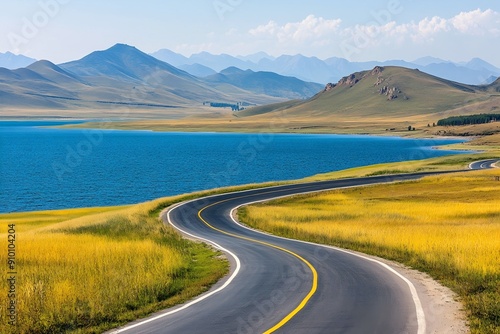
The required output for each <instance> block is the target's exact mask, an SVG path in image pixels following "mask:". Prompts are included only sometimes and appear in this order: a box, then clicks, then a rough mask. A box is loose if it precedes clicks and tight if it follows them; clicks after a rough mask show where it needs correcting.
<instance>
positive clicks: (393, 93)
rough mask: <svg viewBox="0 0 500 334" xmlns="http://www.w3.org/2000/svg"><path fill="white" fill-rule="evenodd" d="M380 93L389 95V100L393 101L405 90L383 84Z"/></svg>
mask: <svg viewBox="0 0 500 334" xmlns="http://www.w3.org/2000/svg"><path fill="white" fill-rule="evenodd" d="M378 92H379V94H380V95H385V96H387V100H389V101H392V100H395V99H397V98H398V96H399V95H400V94H402V93H403V92H402V91H401V90H400V89H399V88H398V87H389V86H383V87H382V88H380V89H379V90H378Z"/></svg>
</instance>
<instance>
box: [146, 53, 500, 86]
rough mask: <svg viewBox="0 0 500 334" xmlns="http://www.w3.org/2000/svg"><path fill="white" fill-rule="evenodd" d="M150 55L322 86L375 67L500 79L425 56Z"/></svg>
mask: <svg viewBox="0 0 500 334" xmlns="http://www.w3.org/2000/svg"><path fill="white" fill-rule="evenodd" d="M151 55H152V56H154V57H157V58H158V59H160V60H163V61H166V62H169V63H172V64H174V65H175V66H180V65H193V64H199V65H203V66H206V67H209V68H211V69H213V70H214V71H216V72H220V71H221V70H223V69H225V68H228V67H231V66H234V67H238V68H240V69H242V70H247V69H250V70H252V71H269V72H275V73H278V74H281V75H286V76H293V77H296V78H299V79H301V80H304V81H308V82H317V83H322V84H326V83H327V82H332V81H337V80H339V79H340V78H341V77H344V76H346V75H349V74H351V73H354V72H359V71H363V70H369V69H371V68H373V67H375V66H401V67H406V68H409V69H419V70H420V71H423V72H426V73H429V74H432V75H435V76H439V77H442V78H444V79H448V80H453V81H457V82H463V83H466V84H473V85H479V84H484V83H488V81H491V77H495V78H496V77H499V76H500V68H497V67H495V66H493V65H491V64H489V63H487V62H485V61H484V60H482V59H479V58H474V59H472V60H471V61H469V62H465V63H453V62H449V61H446V60H442V59H439V58H434V57H423V58H419V59H417V60H415V61H412V62H408V61H403V60H388V61H382V62H380V61H370V62H350V61H348V60H346V59H343V58H338V57H331V58H328V59H325V60H321V59H319V58H316V57H306V56H303V55H300V54H299V55H293V56H292V55H282V56H280V57H277V58H274V57H272V56H269V55H267V54H265V53H257V54H254V55H250V56H247V57H243V56H238V57H233V56H230V55H227V54H223V55H213V54H210V53H208V52H202V53H198V54H193V55H192V56H191V57H185V56H183V55H180V54H177V53H175V52H173V51H170V50H167V49H162V50H159V51H157V52H155V53H152V54H151Z"/></svg>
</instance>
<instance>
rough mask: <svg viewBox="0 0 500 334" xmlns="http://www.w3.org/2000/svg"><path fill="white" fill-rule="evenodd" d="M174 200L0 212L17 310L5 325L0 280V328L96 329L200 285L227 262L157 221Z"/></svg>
mask: <svg viewBox="0 0 500 334" xmlns="http://www.w3.org/2000/svg"><path fill="white" fill-rule="evenodd" d="M180 199H181V198H180V197H179V198H171V199H163V200H157V201H154V202H150V203H145V204H139V205H134V206H129V207H121V208H93V209H72V210H60V211H46V212H31V213H15V214H2V215H0V238H1V239H2V240H7V235H6V233H7V229H8V226H9V225H10V224H15V230H16V270H17V282H16V289H15V290H16V300H17V314H18V316H17V321H18V323H17V327H12V326H10V325H8V319H7V318H6V316H7V310H6V306H7V305H8V299H7V295H8V292H7V289H8V287H7V284H2V285H1V288H0V332H1V333H62V332H70V333H100V332H102V331H103V330H105V329H109V328H112V327H115V326H117V325H119V324H123V323H126V322H128V321H132V320H135V319H137V318H139V317H142V316H145V315H147V314H149V313H151V312H154V311H156V310H159V309H163V308H166V307H169V306H172V305H174V304H177V303H179V302H182V301H184V300H187V299H189V298H191V297H193V296H196V295H198V294H200V293H202V292H204V291H206V290H207V289H208V287H209V286H210V285H211V284H213V283H215V282H216V281H217V280H219V279H220V278H221V277H222V276H223V275H225V274H226V273H227V271H228V263H227V261H225V260H222V259H221V258H220V257H219V255H220V254H218V252H214V251H213V250H211V249H210V248H208V247H207V246H204V245H202V244H197V243H193V242H190V241H186V240H183V239H182V238H181V237H180V236H179V235H178V234H177V233H176V232H174V231H173V230H172V229H171V228H170V227H166V226H164V224H163V223H162V222H161V221H160V220H159V218H158V210H159V209H160V208H163V207H165V206H167V205H169V204H170V203H173V202H175V201H178V200H180ZM2 244H4V243H2ZM4 245H6V244H4ZM6 257H7V252H1V253H0V262H1V263H4V264H5V268H6V267H7V258H6Z"/></svg>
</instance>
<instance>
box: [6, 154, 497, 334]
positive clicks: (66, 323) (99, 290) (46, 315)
mask: <svg viewBox="0 0 500 334" xmlns="http://www.w3.org/2000/svg"><path fill="white" fill-rule="evenodd" d="M495 156H497V157H498V156H500V155H498V154H495V153H483V154H474V155H464V156H453V157H450V156H449V157H441V158H436V159H430V160H426V161H414V162H404V163H397V164H382V165H376V166H368V167H362V168H359V169H352V170H347V171H343V172H337V173H332V174H329V175H321V176H316V177H315V178H317V179H327V178H328V179H333V178H342V177H355V176H362V175H367V174H371V175H381V174H387V171H394V170H396V169H398V170H399V171H401V172H411V171H417V170H418V171H421V170H436V168H442V169H459V168H465V167H466V166H467V165H468V163H469V162H471V161H474V160H478V159H485V158H490V157H495ZM313 179H314V177H313V178H311V179H307V180H306V181H311V180H313ZM276 184H277V183H268V184H266V185H263V184H260V185H248V186H240V187H232V188H226V189H219V190H212V191H205V192H201V193H196V194H189V195H182V196H176V197H171V198H163V199H158V200H155V201H152V202H148V203H142V204H137V205H132V206H127V207H111V208H90V209H71V210H58V211H46V212H31V213H14V214H0V238H2V239H3V240H7V229H8V225H9V224H15V225H16V227H15V228H16V237H17V239H16V240H17V241H16V247H17V249H18V253H17V255H16V257H17V258H16V266H17V271H18V281H17V286H16V293H17V301H18V321H19V324H18V327H17V328H16V329H15V330H14V331H12V328H11V327H9V326H7V323H8V321H7V319H6V318H5V316H6V314H7V310H6V308H5V305H7V295H8V293H7V290H6V289H7V286H6V285H2V286H1V288H0V289H1V290H0V312H1V313H0V321H1V323H0V332H2V333H9V332H11V333H33V332H36V333H53V332H73V333H96V332H102V331H103V330H105V329H109V328H112V327H116V326H118V325H120V324H123V323H126V322H129V321H131V320H135V319H137V318H140V317H142V316H145V315H147V314H150V313H152V312H154V311H156V310H160V309H164V308H167V307H170V306H172V305H174V304H178V303H181V302H183V301H185V300H188V299H190V298H191V297H193V296H196V295H198V294H200V293H202V292H204V291H206V290H207V289H208V288H209V286H210V285H211V284H213V283H214V282H216V281H217V280H218V279H220V278H221V277H222V276H223V275H224V274H225V273H226V272H227V270H228V264H227V262H226V261H224V260H221V259H220V258H219V255H220V254H218V253H216V252H214V251H213V250H211V249H209V248H207V247H206V246H203V245H201V244H196V243H193V242H190V241H186V240H183V239H182V238H181V237H180V236H179V235H178V234H177V233H176V232H175V231H173V230H172V229H171V228H170V227H165V226H164V225H163V224H162V223H161V222H160V221H159V220H158V214H159V213H160V211H161V210H162V209H163V208H165V207H168V206H169V205H172V204H173V203H176V202H180V201H183V200H188V199H192V198H196V197H200V196H204V195H211V194H215V193H222V192H228V191H236V190H245V189H250V188H257V187H262V186H270V185H276ZM6 256H7V254H6V252H5V253H0V261H5V262H4V263H6V261H7V259H6ZM131 274H132V275H131Z"/></svg>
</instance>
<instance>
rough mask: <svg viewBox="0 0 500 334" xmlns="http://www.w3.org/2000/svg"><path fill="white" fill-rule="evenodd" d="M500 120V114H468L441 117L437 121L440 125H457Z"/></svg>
mask: <svg viewBox="0 0 500 334" xmlns="http://www.w3.org/2000/svg"><path fill="white" fill-rule="evenodd" d="M497 120H500V114H479V115H468V116H452V117H448V118H444V119H440V120H439V121H438V122H437V125H438V126H457V125H471V124H484V123H491V122H496V121H497Z"/></svg>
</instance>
